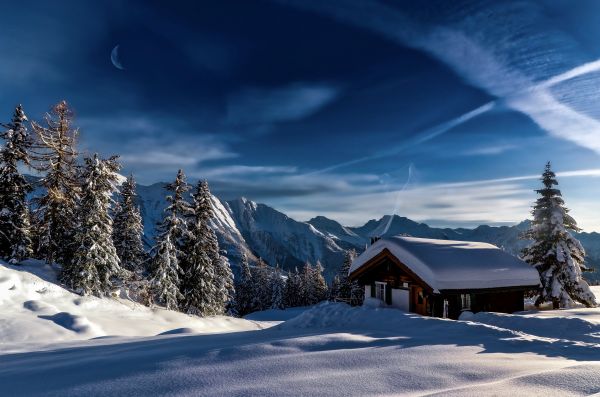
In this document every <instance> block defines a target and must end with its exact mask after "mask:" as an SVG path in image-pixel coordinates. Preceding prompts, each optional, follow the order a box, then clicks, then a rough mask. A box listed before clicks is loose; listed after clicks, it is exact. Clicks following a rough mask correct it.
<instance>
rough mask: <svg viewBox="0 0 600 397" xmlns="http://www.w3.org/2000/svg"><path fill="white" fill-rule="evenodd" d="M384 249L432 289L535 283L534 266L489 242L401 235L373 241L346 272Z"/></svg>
mask: <svg viewBox="0 0 600 397" xmlns="http://www.w3.org/2000/svg"><path fill="white" fill-rule="evenodd" d="M384 249H388V250H389V251H390V252H391V253H392V254H393V255H394V256H395V257H396V258H398V259H399V260H400V261H401V262H402V263H404V264H405V265H406V266H408V267H409V268H410V269H411V270H412V271H414V272H415V273H416V274H417V275H418V276H419V277H421V279H423V281H425V282H426V283H427V284H428V285H429V286H430V287H432V288H433V289H434V290H436V291H440V290H447V289H466V288H496V287H514V286H532V285H538V284H539V275H538V273H537V271H536V270H535V269H534V268H532V267H531V266H529V265H527V264H526V263H525V262H523V261H521V260H520V259H519V258H517V257H515V256H513V255H511V254H508V253H506V252H504V251H502V250H501V249H499V248H498V247H496V246H494V245H492V244H488V243H480V242H471V241H453V240H434V239H424V238H415V237H401V236H396V237H389V238H384V239H380V240H378V241H377V242H375V243H374V244H373V245H371V246H370V247H369V248H367V250H366V251H365V252H363V253H362V254H361V255H360V256H358V257H357V258H356V259H355V260H354V262H353V263H352V266H351V267H350V273H352V272H354V271H355V270H357V269H359V268H360V267H361V266H362V265H364V264H365V263H366V262H368V261H369V260H370V259H371V258H373V257H375V256H376V255H378V254H379V253H381V252H382V251H383V250H384Z"/></svg>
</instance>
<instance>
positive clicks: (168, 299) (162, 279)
mask: <svg viewBox="0 0 600 397" xmlns="http://www.w3.org/2000/svg"><path fill="white" fill-rule="evenodd" d="M169 230H170V229H167V230H166V231H163V232H162V233H161V234H160V235H159V236H158V239H157V243H156V245H155V246H154V247H153V248H152V253H153V255H152V265H151V266H152V278H151V279H150V284H151V288H152V294H153V295H154V296H155V298H154V300H155V301H157V302H158V303H160V304H162V305H163V306H165V307H166V308H167V309H168V310H177V309H178V308H179V301H180V300H181V299H182V298H183V295H182V294H181V292H179V288H180V285H179V274H180V273H181V268H180V267H179V261H178V259H177V254H178V251H177V248H176V247H175V244H173V241H172V239H171V233H170V232H169Z"/></svg>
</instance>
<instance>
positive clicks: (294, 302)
mask: <svg viewBox="0 0 600 397" xmlns="http://www.w3.org/2000/svg"><path fill="white" fill-rule="evenodd" d="M301 284H302V279H301V277H300V274H299V273H298V268H295V269H294V272H293V273H292V272H291V271H290V272H288V279H287V282H286V283H285V305H286V307H297V306H302V304H303V303H302V302H303V296H302V285H301Z"/></svg>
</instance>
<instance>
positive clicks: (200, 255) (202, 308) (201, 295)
mask: <svg viewBox="0 0 600 397" xmlns="http://www.w3.org/2000/svg"><path fill="white" fill-rule="evenodd" d="M206 190H208V186H204V183H203V182H199V183H198V185H197V186H196V191H195V193H194V194H193V195H192V198H193V201H194V204H193V207H192V214H193V215H192V219H191V221H190V222H189V225H188V233H187V234H186V235H185V237H184V252H185V255H184V256H183V257H182V259H181V263H182V268H183V269H184V276H183V282H182V287H183V288H182V293H183V302H182V309H183V310H185V311H186V312H188V313H190V314H196V315H199V316H210V315H213V314H221V313H223V312H224V306H225V303H224V301H223V299H222V291H221V289H220V288H221V285H220V284H221V283H220V280H219V279H218V277H219V276H218V270H217V267H218V266H219V262H220V261H221V258H220V255H219V244H218V242H217V238H216V236H215V233H214V231H213V230H212V229H211V227H210V220H211V218H212V205H211V202H210V193H208V197H207V193H206Z"/></svg>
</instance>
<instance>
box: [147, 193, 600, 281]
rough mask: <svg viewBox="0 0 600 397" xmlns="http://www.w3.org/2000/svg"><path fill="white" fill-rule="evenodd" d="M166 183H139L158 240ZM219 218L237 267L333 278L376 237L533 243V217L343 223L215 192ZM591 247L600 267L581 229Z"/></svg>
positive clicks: (596, 248) (516, 247) (216, 223)
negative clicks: (528, 234)
mask: <svg viewBox="0 0 600 397" xmlns="http://www.w3.org/2000/svg"><path fill="white" fill-rule="evenodd" d="M164 185H165V184H164V183H156V184H153V185H150V186H143V185H139V186H138V194H139V204H140V210H141V213H142V217H143V219H144V227H145V237H146V242H147V244H148V245H151V244H152V239H153V237H154V234H155V226H156V224H157V223H158V222H159V221H160V220H161V219H162V216H163V210H164V208H165V207H166V201H165V198H164V197H165V193H166V192H165V190H164ZM213 209H214V211H215V218H214V219H213V223H212V227H213V229H214V230H215V232H216V234H217V237H218V239H219V244H220V247H221V249H222V250H223V251H224V253H225V254H226V256H227V257H228V258H229V260H230V262H231V263H232V265H233V266H234V270H235V267H237V265H238V264H239V261H240V258H241V256H242V254H246V256H247V257H248V258H249V260H250V262H256V261H257V260H258V258H262V259H263V260H264V261H266V262H267V263H268V264H269V265H271V266H275V265H276V264H277V265H279V266H281V267H282V268H283V269H286V270H287V269H293V268H294V267H301V266H302V265H303V264H304V263H306V262H310V263H313V264H314V263H316V262H317V261H319V262H320V263H321V264H322V265H323V267H324V269H325V271H324V273H325V276H326V278H328V279H331V278H332V277H333V275H334V274H335V273H336V272H337V269H338V268H339V267H340V266H341V264H342V261H343V258H344V254H345V252H346V250H348V249H355V250H357V252H359V253H360V252H362V251H363V250H364V249H365V247H366V246H367V245H368V244H369V243H370V238H371V237H386V236H393V235H398V234H404V235H410V236H413V237H425V238H435V239H448V240H467V241H481V242H488V243H491V244H494V245H497V246H498V247H500V248H502V249H504V250H506V251H508V252H510V253H512V254H515V255H517V254H519V252H520V251H521V249H522V248H523V247H525V246H526V245H527V243H528V242H527V241H526V240H522V239H520V235H521V234H522V233H523V232H524V231H525V230H527V229H528V227H529V224H530V223H529V221H523V222H521V223H519V224H517V225H514V226H499V227H496V226H488V225H481V226H478V227H476V228H474V229H466V228H456V229H453V228H434V227H430V226H428V225H427V224H425V223H419V222H415V221H412V220H410V219H408V218H405V217H401V216H398V215H392V216H390V215H386V216H383V217H382V218H380V219H378V220H376V219H372V220H369V221H368V222H367V223H365V224H364V225H362V226H359V227H349V226H343V225H341V224H340V223H339V222H337V221H335V220H333V219H329V218H327V217H324V216H317V217H315V218H313V219H311V220H309V221H306V222H302V221H297V220H295V219H292V218H290V217H289V216H287V215H285V214H284V213H282V212H280V211H277V210H276V209H274V208H271V207H269V206H268V205H265V204H260V203H255V202H253V201H251V200H248V199H246V198H243V197H242V198H238V199H235V200H230V201H225V200H220V199H219V198H217V197H215V196H213ZM575 237H576V238H578V239H579V240H580V241H581V243H582V244H583V246H584V247H585V249H586V251H587V254H588V258H587V264H588V266H589V267H592V268H600V234H599V233H595V232H593V233H585V232H581V233H575ZM585 276H586V278H588V279H590V280H600V273H598V272H590V273H586V274H585Z"/></svg>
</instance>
